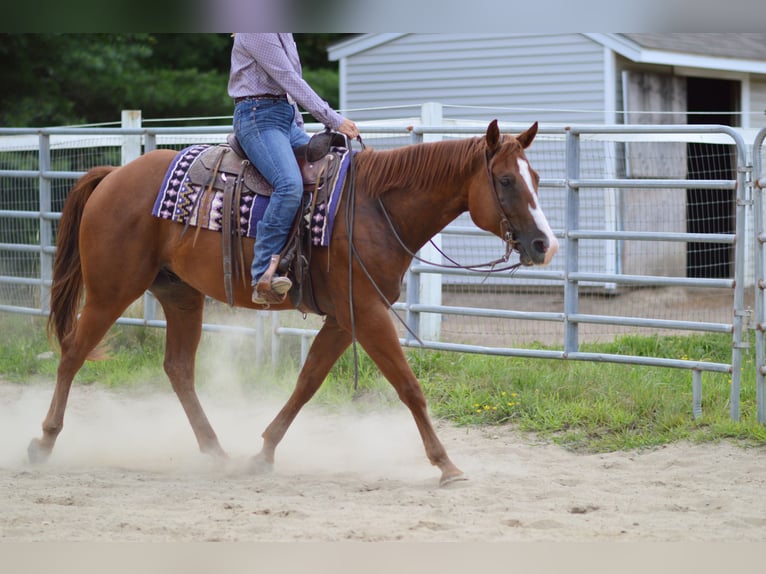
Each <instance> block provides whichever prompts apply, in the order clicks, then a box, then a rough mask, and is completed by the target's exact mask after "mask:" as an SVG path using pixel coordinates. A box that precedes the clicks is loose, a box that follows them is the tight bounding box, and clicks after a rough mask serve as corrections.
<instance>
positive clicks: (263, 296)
mask: <svg viewBox="0 0 766 574" xmlns="http://www.w3.org/2000/svg"><path fill="white" fill-rule="evenodd" d="M292 286H293V282H292V281H290V279H288V278H287V277H274V278H273V279H272V280H271V283H270V284H269V283H267V282H266V281H264V280H263V279H261V281H258V284H257V285H256V286H255V287H254V288H253V303H255V304H257V305H276V304H278V303H281V302H282V301H284V300H285V298H286V297H287V292H288V291H289V290H290V288H291V287H292Z"/></svg>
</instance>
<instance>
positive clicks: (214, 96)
mask: <svg viewBox="0 0 766 574" xmlns="http://www.w3.org/2000/svg"><path fill="white" fill-rule="evenodd" d="M343 36H344V35H341V34H296V42H297V43H298V48H299V51H300V53H301V59H302V62H303V65H304V77H306V79H307V80H308V81H309V83H310V84H311V85H312V86H313V87H314V89H316V90H317V92H318V93H319V94H320V95H321V96H322V97H323V98H324V99H326V100H327V101H328V102H329V103H330V104H331V105H332V106H335V107H337V105H338V73H337V66H336V65H335V64H334V63H330V62H328V61H327V51H326V50H327V46H328V44H329V43H331V42H334V41H337V40H338V39H341V38H342V37H343ZM230 52H231V37H230V35H229V34H0V57H1V58H2V61H3V66H2V68H1V69H0V82H2V85H3V90H2V92H0V125H4V126H11V125H13V126H46V125H66V124H80V123H96V122H114V121H116V120H117V119H118V118H119V115H120V110H122V109H140V110H142V112H143V115H144V117H147V118H163V117H165V118H178V117H197V116H229V115H231V113H232V103H231V99H230V98H229V96H228V94H227V93H226V86H227V83H228V74H229V61H230Z"/></svg>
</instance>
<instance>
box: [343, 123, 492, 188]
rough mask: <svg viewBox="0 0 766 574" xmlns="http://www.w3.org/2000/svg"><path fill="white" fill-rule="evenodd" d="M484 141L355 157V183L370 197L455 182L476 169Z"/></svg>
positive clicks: (426, 145) (370, 152)
mask: <svg viewBox="0 0 766 574" xmlns="http://www.w3.org/2000/svg"><path fill="white" fill-rule="evenodd" d="M483 139H484V138H479V137H475V138H470V139H460V140H448V141H441V142H432V143H423V144H415V145H410V146H406V147H402V148H397V149H393V150H386V151H375V150H371V149H369V150H365V151H363V152H361V153H359V154H358V155H357V156H356V178H357V179H356V181H357V185H358V186H359V187H360V188H361V189H365V190H367V192H368V193H369V194H370V195H371V196H373V197H380V196H381V195H383V194H384V193H386V192H387V191H389V190H391V189H402V188H408V189H417V188H419V187H420V186H422V185H424V184H426V183H428V184H430V185H434V184H437V185H438V182H439V181H444V182H445V183H446V182H454V181H456V180H459V179H461V178H463V177H464V176H465V175H466V174H467V173H470V172H471V171H472V170H473V169H475V164H474V161H476V160H477V159H478V158H479V157H481V154H483V150H484V146H483V145H481V144H482V142H483Z"/></svg>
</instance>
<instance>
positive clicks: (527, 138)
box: [516, 122, 537, 149]
mask: <svg viewBox="0 0 766 574" xmlns="http://www.w3.org/2000/svg"><path fill="white" fill-rule="evenodd" d="M536 135H537V122H535V123H533V124H532V126H531V127H530V128H529V129H528V130H527V131H525V132H524V133H522V134H519V135H518V136H517V137H516V139H517V140H519V143H520V144H521V147H523V148H524V149H527V148H528V147H529V145H530V144H531V143H532V140H533V139H535V136H536Z"/></svg>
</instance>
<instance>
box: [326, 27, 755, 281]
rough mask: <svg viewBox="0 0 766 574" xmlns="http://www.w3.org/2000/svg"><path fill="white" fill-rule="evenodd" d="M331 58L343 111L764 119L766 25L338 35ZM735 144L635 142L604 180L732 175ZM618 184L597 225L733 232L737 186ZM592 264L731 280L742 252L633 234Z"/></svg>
mask: <svg viewBox="0 0 766 574" xmlns="http://www.w3.org/2000/svg"><path fill="white" fill-rule="evenodd" d="M329 57H330V59H331V60H334V61H338V62H339V69H340V101H341V108H342V109H344V110H347V113H348V115H350V116H351V117H352V118H353V119H355V120H361V121H365V120H368V121H373V120H375V121H382V120H391V119H395V118H401V117H406V116H408V115H412V113H413V110H419V109H420V108H419V106H420V105H421V104H423V103H424V102H439V104H441V106H440V114H441V117H443V118H445V119H461V120H476V121H487V119H491V118H494V117H497V118H499V119H500V120H501V121H505V122H512V123H521V124H523V123H531V122H533V121H540V122H541V124H543V125H571V124H723V125H729V126H733V127H738V128H744V129H747V130H748V131H749V132H755V130H756V129H758V128H761V127H763V126H766V34H755V33H743V34H735V33H669V34H643V33H640V34H616V33H613V34H611V33H540V34H513V33H479V34H477V33H466V34H456V33H443V34H440V33H435V34H424V33H378V34H362V35H359V36H355V37H352V38H350V39H348V40H346V41H343V42H341V43H338V44H335V45H333V46H331V47H330V49H329ZM746 139H747V141H752V137H749V138H746ZM731 147H732V146H722V145H720V144H704V143H689V144H687V143H674V144H668V143H662V144H659V143H658V144H643V147H641V146H640V145H634V146H632V149H631V148H630V146H624V147H622V148H619V149H616V151H615V152H614V153H615V154H616V156H617V157H616V158H610V159H609V160H607V161H604V162H603V163H604V164H605V165H606V164H609V171H610V172H609V173H606V174H603V173H602V174H595V175H594V177H612V176H617V177H620V176H627V177H646V178H689V179H734V177H735V176H734V158H733V152H731V151H730V150H729V151H725V150H724V151H722V149H723V148H731ZM610 153H611V152H610ZM642 157H643V158H646V157H651V158H654V159H652V160H649V161H647V160H644V161H641V158H642ZM711 157H713V158H715V160H714V161H710V160H708V159H707V158H711ZM700 158H705V159H700ZM546 161H547V162H548V163H547V164H546V163H545V162H546ZM533 162H534V163H535V164H536V166H540V165H542V166H543V168H544V169H545V172H546V173H549V174H550V173H555V172H556V171H557V168H558V167H559V166H557V165H555V162H554V161H553V160H550V159H548V160H545V159H537V158H533ZM541 162H542V164H541ZM596 163H598V161H597V162H596ZM541 171H543V170H541ZM610 193H611V192H607V193H604V194H602V196H601V198H599V199H596V200H594V201H593V202H592V203H591V204H588V206H587V207H586V213H585V214H584V216H585V217H586V218H589V219H590V220H591V222H592V226H595V227H599V226H606V227H607V228H609V227H610V226H611V227H612V228H619V229H625V230H636V231H642V230H647V229H648V230H654V231H669V232H684V231H685V232H689V233H732V232H733V225H734V217H733V201H731V194H730V192H729V191H726V190H721V191H716V190H693V189H689V190H686V191H685V192H684V193H683V194H679V193H668V192H667V191H666V190H662V189H659V190H658V189H653V190H650V189H647V190H644V191H643V192H642V193H641V194H636V193H631V194H621V193H618V194H617V195H616V196H615V195H614V194H612V195H610ZM555 194H556V191H555V190H554V191H552V192H551V193H550V194H549V195H548V196H549V197H551V195H553V196H555ZM727 194H728V195H727ZM614 197H617V200H616V201H614V200H613V198H614ZM562 204H563V200H562V199H561V198H556V197H553V198H552V199H551V200H550V203H549V207H548V208H547V209H546V210H547V211H548V212H551V217H550V219H551V224H552V225H553V227H554V229H561V228H562V227H563V217H564V215H563V213H560V212H561V211H562V209H561V208H560V207H559V208H557V207H556V205H559V206H560V205H562ZM646 204H651V205H655V206H656V205H661V206H662V208H661V209H660V212H661V213H662V214H663V217H664V219H662V218H657V217H654V218H647V217H646V216H645V215H643V214H642V213H641V212H642V210H643V209H644V208H643V207H642V206H643V205H646ZM583 263H584V267H585V268H588V269H590V270H594V271H603V270H606V271H621V272H625V273H631V274H665V275H688V276H701V277H728V276H730V274H731V270H732V253H731V248H730V247H728V246H722V245H719V244H716V243H708V244H696V245H695V244H692V243H689V244H683V243H676V244H672V245H664V246H661V247H660V248H659V249H658V248H657V246H651V247H648V246H647V245H646V244H645V243H640V242H630V241H625V242H621V243H620V244H619V245H618V246H617V247H616V248H614V249H610V248H609V247H608V246H604V245H603V242H602V243H601V244H595V243H594V244H593V246H592V249H591V250H589V251H588V255H587V256H586V257H585V260H584V262H583Z"/></svg>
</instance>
